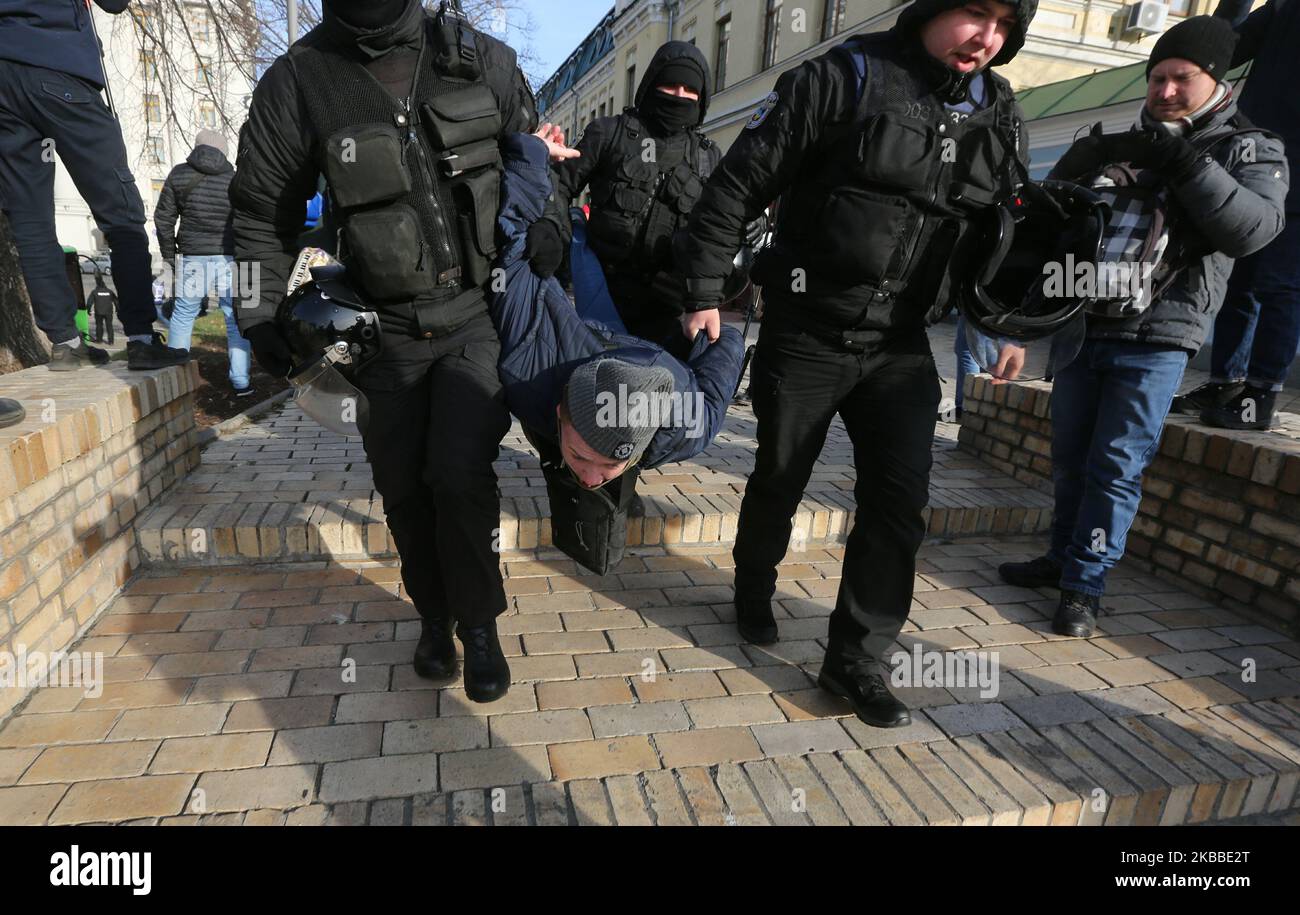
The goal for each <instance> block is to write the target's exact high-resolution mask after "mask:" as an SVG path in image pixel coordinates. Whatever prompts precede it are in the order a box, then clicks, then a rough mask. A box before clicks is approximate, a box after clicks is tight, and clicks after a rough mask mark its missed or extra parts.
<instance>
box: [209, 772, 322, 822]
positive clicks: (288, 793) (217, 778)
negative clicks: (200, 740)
mask: <svg viewBox="0 0 1300 915" xmlns="http://www.w3.org/2000/svg"><path fill="white" fill-rule="evenodd" d="M317 768H318V767H316V766H314V765H296V766H268V767H266V768H259V769H238V770H234V771H230V772H205V773H204V774H203V775H201V776H199V781H198V784H197V785H196V786H195V791H196V793H197V792H199V791H201V792H203V794H202V800H203V805H204V808H205V809H206V810H207V811H209V812H213V813H224V812H233V811H239V810H248V809H250V808H255V807H274V808H288V807H300V806H302V805H303V804H309V803H311V801H312V799H313V796H314V794H315V791H316V774H317ZM324 799H325V798H323V797H322V800H324ZM197 803H198V801H197V798H196V800H195V801H193V802H192V803H191V807H195V806H196V805H197Z"/></svg>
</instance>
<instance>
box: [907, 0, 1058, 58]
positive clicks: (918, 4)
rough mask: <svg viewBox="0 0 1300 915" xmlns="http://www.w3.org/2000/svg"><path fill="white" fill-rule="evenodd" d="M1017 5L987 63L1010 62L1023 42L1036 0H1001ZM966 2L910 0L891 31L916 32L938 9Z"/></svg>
mask: <svg viewBox="0 0 1300 915" xmlns="http://www.w3.org/2000/svg"><path fill="white" fill-rule="evenodd" d="M1002 2H1004V3H1007V4H1008V5H1010V6H1014V7H1015V8H1016V27H1015V29H1013V30H1012V32H1011V34H1010V35H1008V36H1007V41H1006V44H1004V45H1003V46H1002V50H1001V51H999V52H998V56H997V57H995V58H993V60H992V61H990V63H989V67H1000V66H1002V65H1003V64H1009V63H1011V60H1012V58H1014V57H1015V56H1016V54H1018V53H1019V52H1020V49H1021V48H1023V47H1024V46H1025V35H1026V34H1027V33H1028V32H1029V23H1031V22H1033V21H1034V13H1036V12H1038V0H1002ZM965 5H966V0H913V3H912V4H911V5H910V6H908V7H907V8H906V9H904V10H903V11H902V12H901V13H899V14H898V21H897V22H896V23H895V24H894V31H895V32H897V33H898V34H899V35H900V36H904V35H917V34H919V33H920V31H921V26H923V25H925V24H926V23H927V22H929V21H930V20H931V19H933V18H934V17H935V16H938V15H939V14H940V13H946V12H948V11H949V10H955V9H958V8H960V7H963V6H965Z"/></svg>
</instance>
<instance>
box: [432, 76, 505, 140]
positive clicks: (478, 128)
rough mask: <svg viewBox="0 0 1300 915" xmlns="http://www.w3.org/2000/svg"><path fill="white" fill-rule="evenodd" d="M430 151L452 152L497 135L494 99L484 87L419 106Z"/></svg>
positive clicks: (499, 123) (497, 112)
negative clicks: (432, 149)
mask: <svg viewBox="0 0 1300 915" xmlns="http://www.w3.org/2000/svg"><path fill="white" fill-rule="evenodd" d="M420 110H421V112H422V113H423V115H424V126H425V129H426V130H428V131H429V138H430V139H431V140H432V141H433V146H434V149H445V150H449V151H452V152H455V151H457V150H458V147H461V146H467V145H469V144H470V143H475V142H477V141H479V140H487V139H489V138H491V139H495V138H497V137H499V136H500V135H501V129H502V126H503V124H502V121H501V112H500V110H499V109H498V108H497V101H496V96H494V95H493V94H492V90H491V89H489V88H488V87H487V86H484V85H476V86H471V87H470V88H468V89H463V90H461V91H460V92H449V93H447V94H446V95H440V96H437V97H436V98H434V99H433V100H432V101H430V102H426V103H425V104H423V105H421V106H420Z"/></svg>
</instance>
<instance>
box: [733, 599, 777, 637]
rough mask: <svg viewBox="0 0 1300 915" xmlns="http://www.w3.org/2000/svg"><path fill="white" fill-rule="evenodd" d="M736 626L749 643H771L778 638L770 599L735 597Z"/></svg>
mask: <svg viewBox="0 0 1300 915" xmlns="http://www.w3.org/2000/svg"><path fill="white" fill-rule="evenodd" d="M735 606H736V628H737V629H739V630H740V635H741V637H742V638H743V639H744V640H745V641H746V642H749V643H750V644H751V645H771V644H772V643H773V642H776V641H777V639H778V636H777V631H776V619H775V618H774V617H773V616H772V601H771V600H755V599H753V598H741V597H738V598H736V601H735Z"/></svg>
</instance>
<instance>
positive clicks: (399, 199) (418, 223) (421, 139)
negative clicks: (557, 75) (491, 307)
mask: <svg viewBox="0 0 1300 915" xmlns="http://www.w3.org/2000/svg"><path fill="white" fill-rule="evenodd" d="M424 28H425V30H426V32H425V39H426V40H425V42H424V44H423V46H422V49H421V52H420V59H419V62H418V63H417V65H416V75H415V79H414V83H413V85H412V87H411V92H410V95H409V96H408V97H407V98H406V99H403V100H401V101H399V100H396V99H394V98H393V97H392V96H391V95H389V93H388V92H386V91H385V90H384V88H383V86H381V85H380V84H379V82H378V81H376V80H375V79H374V78H373V77H372V76H371V75H370V74H369V73H368V72H366V70H365V69H364V68H363V67H362V66H361V65H360V64H359V63H357V62H355V61H354V60H352V59H350V58H346V57H344V56H342V55H340V54H337V53H334V52H332V51H331V50H330V49H329V48H328V47H326V46H315V47H302V43H300V44H299V46H298V47H296V48H295V49H294V51H293V52H292V53H291V59H292V61H293V64H294V67H295V68H296V70H297V71H298V74H299V79H298V85H299V86H300V87H301V92H302V95H303V99H304V102H305V103H306V107H307V110H308V112H309V114H310V117H311V122H312V125H313V127H314V128H315V130H316V132H317V135H318V136H320V137H321V138H322V142H321V143H320V145H319V162H318V165H319V167H320V170H321V172H322V173H323V174H324V175H325V177H326V180H327V181H328V182H329V186H330V189H331V192H332V193H333V201H334V203H335V204H336V206H337V208H338V211H339V216H340V223H341V229H340V245H339V253H340V259H341V260H342V261H343V262H344V263H345V264H347V266H348V270H349V276H351V277H353V278H354V280H355V281H356V282H357V284H358V285H359V287H360V289H361V291H362V292H363V293H364V295H365V297H366V298H367V299H368V300H370V301H374V302H376V304H377V305H378V306H379V307H381V308H382V307H383V306H382V303H384V302H407V301H413V302H414V309H415V311H416V312H417V314H415V315H413V317H414V318H415V323H416V325H417V326H418V328H419V330H420V331H422V332H424V333H425V335H426V336H441V335H442V334H445V333H448V332H450V331H451V330H454V329H455V328H456V327H458V326H459V325H460V324H463V323H464V322H465V320H467V319H468V317H469V316H470V315H466V314H458V313H457V312H456V309H455V308H449V307H446V300H447V299H450V298H452V297H453V296H454V295H455V294H456V293H458V292H460V291H461V290H462V289H470V288H472V287H474V286H480V285H481V284H482V283H484V282H485V281H486V279H487V277H488V273H489V270H490V267H491V263H492V258H493V257H494V256H495V253H496V246H495V240H494V232H495V220H496V212H497V205H498V200H499V195H500V184H501V156H500V153H499V151H498V148H497V143H498V138H499V136H500V134H501V131H502V127H503V125H502V116H501V112H500V110H499V108H498V104H497V99H496V96H495V94H494V93H493V91H492V89H491V88H490V87H489V86H488V84H487V83H486V81H485V80H484V76H483V71H482V67H481V65H480V63H481V61H480V55H479V51H478V49H477V47H476V40H483V39H482V36H477V33H475V32H474V31H473V30H472V29H470V28H469V27H468V26H466V25H464V23H463V22H461V21H460V20H459V19H458V18H456V17H451V16H446V15H441V16H439V17H438V18H437V19H436V20H427V21H426V22H425V23H424ZM431 55H436V58H437V61H436V62H437V64H438V65H437V66H432V65H430V56H431ZM435 306H442V307H435ZM467 307H468V308H471V309H481V308H482V304H481V302H479V303H477V304H475V303H470V304H469V305H468V306H467ZM384 310H388V311H392V310H393V309H392V308H391V307H389V308H387V309H384Z"/></svg>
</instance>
